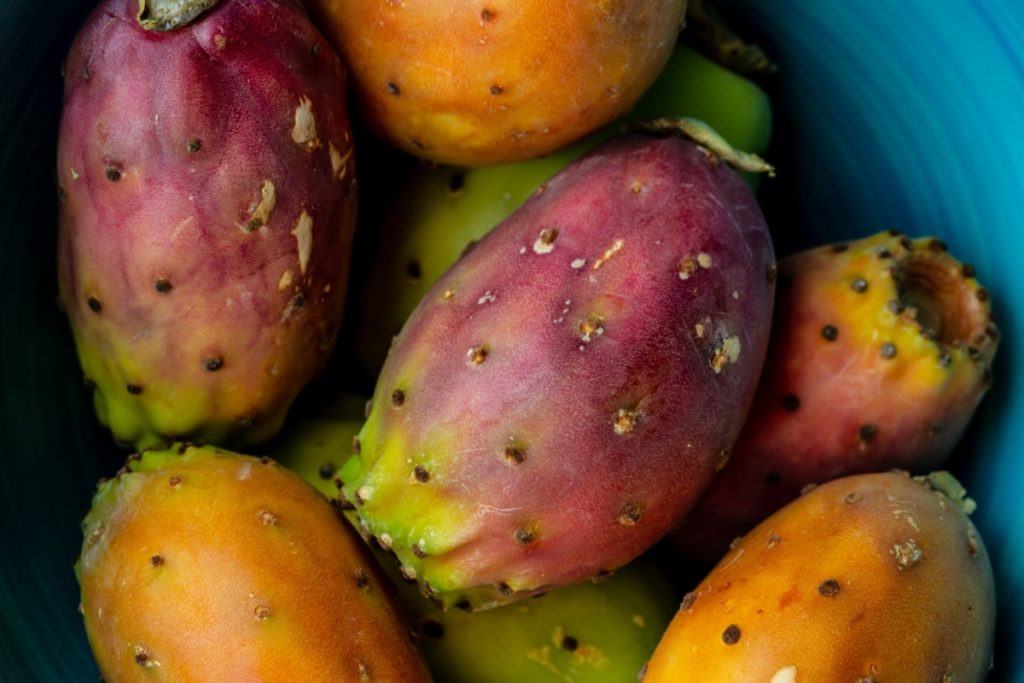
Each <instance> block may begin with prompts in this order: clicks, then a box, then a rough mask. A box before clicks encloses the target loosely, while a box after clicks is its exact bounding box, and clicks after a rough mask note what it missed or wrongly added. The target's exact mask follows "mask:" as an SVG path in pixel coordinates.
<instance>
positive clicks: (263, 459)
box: [260, 455, 274, 465]
mask: <svg viewBox="0 0 1024 683" xmlns="http://www.w3.org/2000/svg"><path fill="white" fill-rule="evenodd" d="M260 464H261V465H273V464H274V459H273V458H271V457H270V456H269V455H263V456H260Z"/></svg>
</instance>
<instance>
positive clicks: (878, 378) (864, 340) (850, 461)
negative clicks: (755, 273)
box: [673, 232, 999, 560]
mask: <svg viewBox="0 0 1024 683" xmlns="http://www.w3.org/2000/svg"><path fill="white" fill-rule="evenodd" d="M779 278H780V281H779V282H780V284H779V289H778V301H777V303H776V308H775V320H774V323H773V327H772V336H771V341H770V343H769V348H768V356H767V358H766V360H765V367H764V373H763V375H762V379H761V384H760V386H759V387H758V391H757V396H756V398H755V399H754V404H753V407H752V408H751V411H750V417H749V418H748V419H747V423H746V425H745V426H744V428H743V433H742V434H741V435H740V439H739V441H738V442H737V444H736V449H735V451H734V452H733V457H732V459H731V460H730V461H729V464H728V466H727V467H726V468H725V469H724V470H723V471H722V473H721V474H719V475H718V477H717V478H716V480H715V481H714V483H713V484H712V485H711V487H710V489H709V490H708V492H707V493H705V494H704V496H703V497H702V498H701V500H700V501H698V503H697V505H696V506H695V507H694V509H693V511H692V512H691V513H690V515H689V516H688V518H687V520H686V522H685V523H684V524H683V525H682V527H681V529H680V530H679V531H678V532H676V533H675V534H674V535H673V540H674V541H675V542H676V543H677V544H678V545H680V546H681V547H682V548H684V549H685V550H686V551H687V552H688V553H689V554H691V555H694V556H697V557H700V558H702V559H707V560H717V559H718V558H719V557H721V556H722V554H723V553H724V552H725V550H726V547H727V546H728V543H729V541H730V540H732V539H733V538H735V537H736V536H738V535H740V534H743V533H745V532H746V531H747V530H749V529H750V528H752V527H753V526H754V525H755V524H757V523H758V522H759V521H761V520H762V519H764V518H765V517H767V516H768V515H769V514H771V513H772V512H774V511H775V510H777V509H778V508H780V507H782V506H783V505H785V504H786V503H787V502H789V501H790V500H792V499H794V498H796V496H797V495H799V492H800V490H801V488H803V487H804V486H806V485H807V484H817V483H822V482H825V481H828V480H829V479H834V478H836V477H840V476H843V475H845V474H856V473H862V472H880V471H884V470H887V469H891V468H901V469H908V470H914V471H918V472H927V471H929V470H932V469H935V468H937V467H939V466H941V464H942V463H943V462H944V461H945V460H946V458H947V457H948V456H949V455H950V453H951V452H952V450H953V448H954V446H955V445H956V443H957V442H958V441H959V439H960V437H961V435H962V434H963V431H964V428H965V427H966V426H967V423H968V421H969V420H970V418H971V416H972V415H973V413H974V410H975V408H976V407H977V405H978V403H979V401H980V400H981V398H982V396H983V395H984V393H985V391H986V389H987V388H988V385H989V382H990V377H991V373H990V371H989V367H990V365H991V363H992V358H993V356H994V355H995V352H996V347H997V346H998V339H999V333H998V330H997V329H996V326H995V325H994V324H993V322H992V319H991V317H990V308H989V306H990V304H989V295H988V292H987V291H986V290H985V289H983V288H982V287H981V286H980V285H979V284H978V281H977V280H976V279H975V278H974V272H973V269H972V268H971V267H970V266H965V265H964V264H962V263H960V262H959V261H957V260H956V259H955V258H954V257H953V256H951V255H950V254H949V253H948V251H947V250H946V247H945V245H944V244H943V243H942V242H941V241H939V240H937V239H930V238H922V239H914V240H912V239H910V238H908V237H905V236H903V235H900V234H899V233H892V232H888V233H879V234H877V235H873V236H871V237H867V238H864V239H861V240H857V241H855V242H850V243H842V244H836V245H829V246H823V247H818V248H815V249H811V250H808V251H804V252H801V253H798V254H794V255H793V256H790V257H788V258H786V259H783V260H782V261H781V262H780V263H779Z"/></svg>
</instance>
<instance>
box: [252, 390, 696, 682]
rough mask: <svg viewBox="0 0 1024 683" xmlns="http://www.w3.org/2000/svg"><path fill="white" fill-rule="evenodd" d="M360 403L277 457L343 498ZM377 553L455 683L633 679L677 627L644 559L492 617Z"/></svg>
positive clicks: (330, 413)
mask: <svg viewBox="0 0 1024 683" xmlns="http://www.w3.org/2000/svg"><path fill="white" fill-rule="evenodd" d="M357 402H358V401H356V400H355V399H353V398H351V397H344V398H342V399H339V400H338V401H336V402H335V403H334V404H332V406H331V407H329V408H327V409H325V410H324V411H323V412H322V413H320V414H319V415H318V416H316V417H313V418H310V417H309V416H305V415H304V416H303V417H302V418H301V419H296V420H289V424H288V426H287V427H286V428H285V430H284V431H282V433H281V438H278V439H275V440H274V442H272V443H271V444H269V447H270V448H271V452H273V453H274V454H275V455H274V457H275V459H276V460H277V461H278V462H280V463H281V465H283V466H285V467H288V468H289V469H291V470H292V471H293V472H295V473H297V474H299V475H300V476H302V477H303V478H304V479H305V480H306V481H308V482H310V483H311V484H313V485H314V486H316V487H317V488H318V489H320V490H321V491H323V492H325V493H327V494H328V495H333V496H337V493H338V489H337V487H336V486H335V484H334V483H333V481H334V473H335V469H336V468H335V463H336V461H337V459H338V458H339V457H340V455H341V454H343V453H349V452H351V446H352V440H353V437H354V436H355V435H356V434H357V433H358V431H359V427H360V426H361V425H362V420H361V419H358V418H356V417H355V415H356V411H354V410H353V409H352V408H353V407H354V406H355V404H356V403H357ZM360 410H361V403H360ZM358 415H359V418H361V417H362V413H361V412H359V413H358ZM346 514H348V515H351V514H352V513H351V512H348V513H346ZM375 552H376V553H377V554H378V556H379V557H380V560H381V564H382V565H383V568H384V571H385V573H386V574H387V575H388V576H389V578H391V579H392V581H393V583H394V584H395V585H396V586H397V589H398V600H399V604H400V606H401V607H402V608H403V611H404V612H405V614H406V615H407V616H408V617H409V618H410V620H411V622H412V624H413V628H414V630H415V631H416V633H417V634H418V636H419V638H420V641H419V642H420V646H421V648H422V650H423V653H424V654H425V655H426V659H427V662H428V664H429V665H430V670H431V672H432V673H433V674H434V677H435V678H436V679H437V680H439V681H445V682H446V683H477V681H488V682H489V683H502V682H503V681H508V682H509V683H513V682H515V683H519V682H520V681H531V682H537V683H542V682H544V681H551V682H552V683H556V682H557V683H563V682H564V681H566V680H570V681H575V682H576V683H603V682H604V681H607V682H608V683H619V682H620V681H624V680H632V679H633V678H634V677H635V675H636V672H637V671H639V670H640V667H641V666H643V664H644V662H646V661H647V660H648V658H649V657H650V656H651V653H652V652H653V651H654V646H655V645H657V643H658V639H659V638H660V637H661V634H662V633H663V632H664V631H665V629H666V628H667V627H668V624H669V621H670V620H671V619H672V613H673V611H674V607H673V605H674V604H675V601H676V595H675V592H674V591H673V589H672V586H671V584H669V582H668V579H667V578H666V577H665V575H664V574H663V573H662V571H661V570H660V569H659V568H658V566H657V565H656V564H655V563H654V562H652V561H650V560H647V559H645V558H640V559H638V560H636V561H634V562H631V563H630V564H628V565H627V566H625V567H623V568H622V569H620V570H619V571H617V572H615V574H614V575H612V576H610V577H608V579H607V580H605V581H601V582H599V583H591V582H585V583H581V584H577V585H575V586H569V587H567V588H561V589H558V590H555V591H552V592H550V593H547V594H545V595H543V596H540V597H539V598H538V599H534V600H529V601H526V602H521V603H518V604H515V605H505V606H502V607H498V608H495V609H493V610H487V611H484V612H474V613H468V612H464V611H462V610H448V611H444V610H442V609H440V608H438V607H437V606H436V605H434V604H433V603H431V602H430V601H428V600H425V599H424V598H423V596H422V595H421V594H420V592H419V590H417V588H416V587H415V586H414V585H412V584H410V583H407V582H405V581H404V580H403V578H404V577H402V576H401V574H400V573H399V571H398V567H397V566H396V565H395V564H394V557H391V556H387V555H386V554H384V553H383V551H382V550H379V549H378V550H376V551H375ZM498 642H500V643H501V645H500V646H499V647H495V646H494V644H495V643H498ZM482 652H486V656H481V654H480V653H482Z"/></svg>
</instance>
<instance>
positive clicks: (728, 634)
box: [722, 624, 740, 645]
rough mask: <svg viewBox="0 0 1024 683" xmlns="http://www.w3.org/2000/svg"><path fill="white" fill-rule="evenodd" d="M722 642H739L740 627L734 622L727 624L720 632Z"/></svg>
mask: <svg viewBox="0 0 1024 683" xmlns="http://www.w3.org/2000/svg"><path fill="white" fill-rule="evenodd" d="M722 642H723V643H725V644H726V645H735V644H736V643H738V642H740V627H739V626H737V625H736V624H729V625H728V626H727V627H726V629H725V630H724V631H723V632H722Z"/></svg>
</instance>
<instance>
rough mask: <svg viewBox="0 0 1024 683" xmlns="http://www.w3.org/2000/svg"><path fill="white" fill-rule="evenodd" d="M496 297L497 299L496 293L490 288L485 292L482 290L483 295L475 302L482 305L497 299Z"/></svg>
mask: <svg viewBox="0 0 1024 683" xmlns="http://www.w3.org/2000/svg"><path fill="white" fill-rule="evenodd" d="M497 299H498V297H497V295H496V294H495V293H494V292H492V291H491V290H489V289H488V290H487V291H486V292H484V295H483V296H482V297H480V298H479V299H477V300H476V302H477V304H479V305H481V306H482V305H484V304H489V303H493V302H495V301H497Z"/></svg>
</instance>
